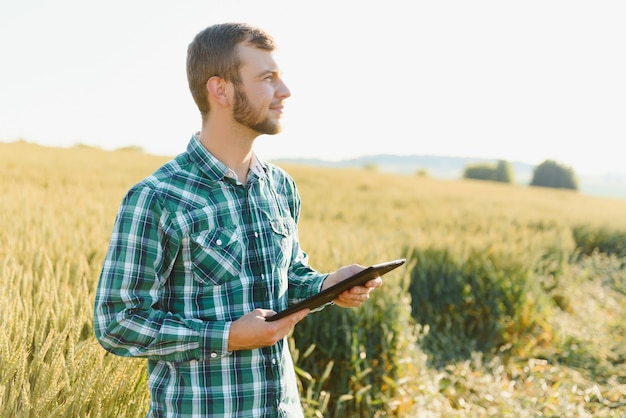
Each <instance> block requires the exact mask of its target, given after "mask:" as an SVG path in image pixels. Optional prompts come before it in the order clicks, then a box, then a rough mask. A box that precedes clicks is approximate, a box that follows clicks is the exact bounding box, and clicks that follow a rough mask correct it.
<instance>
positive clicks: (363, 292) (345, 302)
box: [322, 264, 383, 308]
mask: <svg viewBox="0 0 626 418" xmlns="http://www.w3.org/2000/svg"><path fill="white" fill-rule="evenodd" d="M361 270H365V267H363V266H360V265H358V264H352V265H351V266H345V267H342V268H340V269H339V270H337V271H336V272H334V273H331V274H329V275H328V277H326V279H325V280H324V283H323V284H322V290H326V289H328V288H329V287H330V286H333V285H335V284H337V283H339V282H341V281H343V280H345V279H347V278H348V277H350V276H352V275H354V274H356V273H358V272H360V271H361ZM382 285H383V279H381V278H380V277H377V278H375V279H372V280H370V281H368V282H366V283H365V285H364V286H354V287H351V288H350V289H348V290H346V291H345V292H343V293H341V294H340V295H339V297H338V298H337V299H335V300H334V301H333V302H335V305H337V306H341V307H343V308H356V307H358V306H361V304H362V303H363V302H365V301H366V300H368V299H369V298H370V293H371V291H372V290H374V289H375V288H377V287H381V286H382Z"/></svg>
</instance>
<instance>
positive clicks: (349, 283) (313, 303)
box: [265, 258, 406, 321]
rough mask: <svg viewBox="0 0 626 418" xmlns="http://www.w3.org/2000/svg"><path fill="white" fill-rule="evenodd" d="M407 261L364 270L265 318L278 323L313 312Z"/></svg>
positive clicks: (395, 261) (375, 265)
mask: <svg viewBox="0 0 626 418" xmlns="http://www.w3.org/2000/svg"><path fill="white" fill-rule="evenodd" d="M405 261H406V259H404V258H400V259H398V260H393V261H387V262H385V263H380V264H374V265H373V266H369V267H368V268H366V269H365V270H362V271H360V272H358V273H357V274H355V275H353V276H350V277H348V278H347V279H345V280H342V281H341V282H339V283H337V284H335V285H334V286H331V287H329V288H328V289H325V290H322V291H321V292H319V293H318V294H317V295H314V296H311V297H310V298H308V299H305V300H303V301H302V302H298V303H296V304H294V305H291V306H290V307H288V308H287V309H285V310H284V311H280V312H279V313H277V314H276V315H274V316H269V317H267V318H265V320H266V321H276V320H277V319H280V318H284V317H285V316H287V315H290V314H292V313H294V312H297V311H299V310H301V309H304V308H309V309H311V310H313V309H315V308H319V307H320V306H322V305H324V304H326V303H329V302H332V301H333V300H335V299H337V297H338V296H339V294H341V293H342V292H343V291H345V290H348V289H350V288H352V287H354V286H360V285H363V284H365V283H366V282H368V281H370V280H372V279H375V278H376V277H380V276H382V275H383V274H386V273H389V272H390V271H391V270H393V269H395V268H398V267H400V266H401V265H403V264H404V262H405Z"/></svg>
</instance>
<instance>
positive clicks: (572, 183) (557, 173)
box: [530, 160, 578, 190]
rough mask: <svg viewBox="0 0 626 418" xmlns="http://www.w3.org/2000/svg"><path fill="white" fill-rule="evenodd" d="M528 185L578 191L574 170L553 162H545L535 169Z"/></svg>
mask: <svg viewBox="0 0 626 418" xmlns="http://www.w3.org/2000/svg"><path fill="white" fill-rule="evenodd" d="M530 185H531V186H540V187H553V188H557V189H571V190H578V180H577V179H576V175H575V173H574V170H572V169H571V168H570V167H566V166H564V165H561V164H559V163H557V162H556V161H554V160H545V161H544V162H542V163H541V164H539V165H538V166H537V167H535V170H534V171H533V178H532V180H531V182H530Z"/></svg>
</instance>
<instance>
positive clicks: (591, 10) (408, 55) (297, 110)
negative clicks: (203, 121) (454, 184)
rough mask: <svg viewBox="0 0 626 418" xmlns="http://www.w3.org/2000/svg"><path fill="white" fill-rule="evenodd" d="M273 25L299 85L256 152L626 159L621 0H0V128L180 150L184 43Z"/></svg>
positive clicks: (188, 115)
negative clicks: (245, 26) (208, 33)
mask: <svg viewBox="0 0 626 418" xmlns="http://www.w3.org/2000/svg"><path fill="white" fill-rule="evenodd" d="M223 21H246V22H249V23H252V24H255V25H258V26H260V27H261V28H263V29H265V30H266V31H268V32H269V33H270V34H272V35H273V36H274V37H275V38H276V41H277V43H278V45H279V48H280V50H279V51H278V53H277V56H276V59H277V62H278V63H279V65H280V66H281V68H282V70H283V72H284V78H285V81H286V82H287V84H288V86H289V87H290V89H291V92H292V97H291V98H290V99H288V101H287V102H286V108H285V114H284V117H283V125H284V131H283V133H281V134H279V135H277V136H275V137H261V138H259V139H258V140H257V143H256V147H257V148H256V149H257V153H258V154H259V155H260V156H261V157H262V158H265V159H274V158H281V157H302V158H325V159H333V160H336V159H343V158H350V157H357V156H363V155H368V154H378V153H389V154H419V155H422V154H431V155H447V156H470V157H486V158H496V159H506V160H509V161H525V162H529V163H540V162H542V161H543V160H545V159H547V158H550V159H554V160H557V161H559V162H561V163H563V164H565V165H567V166H570V167H572V168H574V170H575V171H576V172H577V173H578V174H583V173H605V172H614V173H617V172H620V173H623V172H626V167H625V164H624V156H623V155H624V154H623V151H622V148H623V146H624V144H625V143H626V53H625V52H626V24H624V22H626V2H625V1H623V0H607V1H594V0H588V1H576V0H555V1H551V0H525V1H503V0H492V1H482V0H477V1H466V0H457V1H445V0H441V1H440V0H437V1H400V0H387V1H348V0H334V1H327V0H318V1H315V2H298V1H293V0H276V1H258V0H253V1H249V0H239V1H236V0H233V1H227V0H221V1H210V0H203V1H199V0H184V1H177V2H174V1H154V0H152V1H149V0H132V1H123V0H109V1H106V2H105V1H98V2H95V1H85V0H19V1H17V0H16V1H11V0H0V57H1V58H0V60H1V61H0V140H2V141H13V140H16V139H18V138H24V139H26V140H28V141H33V142H38V143H42V144H46V145H55V146H71V145H74V144H76V143H84V144H90V145H96V146H100V147H102V148H105V149H113V148H118V147H122V146H127V145H138V146H141V147H142V148H144V149H145V150H146V151H148V152H152V153H157V154H166V155H174V154H177V153H178V152H180V151H182V150H184V148H185V147H186V144H187V141H188V140H189V137H190V136H191V134H192V133H193V132H194V131H196V130H198V129H199V127H200V117H199V113H198V111H197V109H196V107H195V104H194V103H193V100H192V99H191V95H190V93H189V91H188V89H187V82H186V76H185V54H186V48H187V45H188V44H189V42H190V41H191V39H192V38H193V37H194V35H195V34H196V33H197V32H199V31H200V30H202V29H204V28H205V27H206V26H208V25H210V24H213V23H218V22H223Z"/></svg>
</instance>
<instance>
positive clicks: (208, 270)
mask: <svg viewBox="0 0 626 418" xmlns="http://www.w3.org/2000/svg"><path fill="white" fill-rule="evenodd" d="M253 160H254V161H253V164H252V166H251V169H250V172H249V175H248V181H247V184H246V185H243V184H241V183H239V182H237V180H236V179H233V178H232V177H230V176H228V172H229V170H228V168H227V167H226V166H225V165H224V164H222V163H221V162H220V161H218V160H217V159H216V158H215V157H214V156H212V155H211V154H210V153H209V152H208V151H207V150H206V149H205V148H204V147H203V146H202V145H201V144H200V142H199V140H198V139H197V138H196V137H195V136H194V137H192V139H191V141H190V143H189V146H188V148H187V151H186V152H184V153H182V154H180V155H179V156H177V157H176V158H174V159H173V160H171V161H170V162H168V163H166V164H165V165H164V166H162V167H161V168H160V169H158V170H157V171H156V172H155V173H154V174H153V175H151V176H149V177H147V178H146V179H144V180H143V181H141V182H140V183H138V184H136V185H135V186H133V187H132V188H131V189H130V190H129V191H128V193H127V194H126V196H125V197H124V199H123V201H122V203H121V206H120V208H119V211H118V214H117V217H116V220H115V226H114V228H113V233H112V236H111V242H110V245H109V249H108V252H107V255H106V258H105V260H104V265H103V268H102V272H101V275H100V281H99V284H98V288H97V293H96V301H95V312H94V328H95V334H96V337H97V338H98V341H99V342H100V344H101V345H102V346H103V347H104V348H105V349H107V350H108V351H110V352H111V353H114V354H117V355H120V356H133V357H146V358H147V359H148V373H149V377H148V386H149V389H150V395H151V401H150V413H149V415H150V416H158V417H160V416H181V417H182V416H188V417H192V416H193V417H208V416H219V417H224V416H238V417H277V416H290V417H291V416H301V415H302V411H301V406H300V400H299V396H298V388H297V384H296V378H295V373H294V368H293V364H292V360H291V356H290V354H289V349H288V347H287V343H286V339H283V340H282V341H279V342H278V343H277V344H275V345H273V346H271V347H265V348H262V349H256V350H242V351H234V352H228V349H227V348H228V334H229V330H230V325H231V323H232V321H234V320H236V319H238V318H240V317H241V316H242V315H244V314H246V313H248V312H250V311H252V310H253V309H255V308H265V309H273V310H275V311H279V310H282V309H284V308H286V307H287V305H288V304H292V303H296V302H298V301H300V300H302V299H304V298H305V297H308V296H311V295H313V294H315V293H318V292H319V291H320V289H321V285H322V282H323V280H324V278H325V277H326V275H324V274H321V273H318V272H316V271H314V270H313V269H311V268H310V267H309V266H308V264H307V256H306V254H305V253H304V252H303V251H302V250H301V249H300V247H299V245H298V232H297V227H296V225H297V221H298V216H299V211H300V197H299V195H298V192H297V189H296V185H295V183H294V181H293V179H292V178H291V177H290V176H289V175H288V174H287V173H285V172H284V171H282V170H281V169H280V168H278V167H276V166H274V165H272V164H268V163H261V162H259V161H258V160H256V158H254V159H253Z"/></svg>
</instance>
